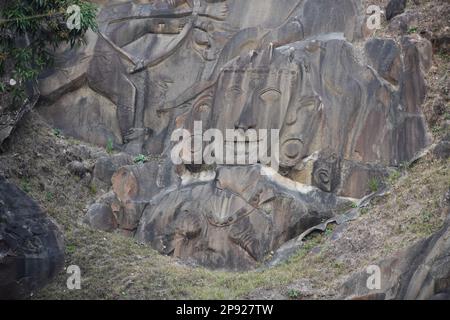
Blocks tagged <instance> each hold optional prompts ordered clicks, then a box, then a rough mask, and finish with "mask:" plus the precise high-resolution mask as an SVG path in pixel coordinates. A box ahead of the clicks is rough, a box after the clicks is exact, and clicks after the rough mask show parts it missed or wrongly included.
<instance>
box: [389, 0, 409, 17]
mask: <svg viewBox="0 0 450 320" xmlns="http://www.w3.org/2000/svg"><path fill="white" fill-rule="evenodd" d="M405 8H406V0H390V1H389V3H388V4H387V6H386V19H387V20H388V21H389V20H391V19H392V18H393V17H395V16H396V15H399V14H401V13H403V11H405Z"/></svg>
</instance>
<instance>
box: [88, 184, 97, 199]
mask: <svg viewBox="0 0 450 320" xmlns="http://www.w3.org/2000/svg"><path fill="white" fill-rule="evenodd" d="M89 192H90V193H91V194H92V195H94V196H95V195H96V194H97V187H96V186H95V185H94V184H91V185H90V186H89Z"/></svg>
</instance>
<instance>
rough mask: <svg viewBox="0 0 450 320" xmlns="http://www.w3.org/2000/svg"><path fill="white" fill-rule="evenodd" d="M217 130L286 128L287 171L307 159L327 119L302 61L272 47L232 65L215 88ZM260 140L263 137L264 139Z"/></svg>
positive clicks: (282, 154)
mask: <svg viewBox="0 0 450 320" xmlns="http://www.w3.org/2000/svg"><path fill="white" fill-rule="evenodd" d="M211 119H212V120H211V123H210V124H209V126H210V127H212V128H218V129H220V130H222V131H224V130H225V129H238V130H239V131H240V132H242V133H243V134H245V133H246V131H247V130H248V129H256V130H258V129H265V130H271V129H279V130H280V161H281V163H280V164H281V166H282V167H287V168H291V167H294V166H295V165H296V164H297V163H298V162H300V161H301V159H302V158H303V157H305V156H306V155H307V152H308V147H309V145H311V144H312V143H313V142H314V139H315V135H314V132H315V130H317V127H318V121H320V119H321V112H320V100H319V99H318V98H317V97H316V96H315V95H314V94H313V90H312V87H311V84H310V83H309V80H308V77H307V75H306V70H305V67H304V65H303V63H302V62H300V61H298V60H294V57H293V56H290V55H289V54H286V53H282V52H279V51H273V50H272V49H271V48H269V49H267V50H265V51H262V52H259V53H256V52H251V53H249V54H248V55H247V56H243V57H240V58H238V59H237V60H235V61H234V63H233V64H232V65H231V66H229V67H226V68H225V69H224V70H223V72H222V74H221V76H220V77H219V81H218V83H217V85H216V89H215V97H214V102H213V106H212V117H211ZM258 139H260V137H258Z"/></svg>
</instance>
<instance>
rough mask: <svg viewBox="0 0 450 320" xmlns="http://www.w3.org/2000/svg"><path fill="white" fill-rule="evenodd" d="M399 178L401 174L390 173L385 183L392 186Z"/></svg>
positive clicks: (396, 172)
mask: <svg viewBox="0 0 450 320" xmlns="http://www.w3.org/2000/svg"><path fill="white" fill-rule="evenodd" d="M400 177H401V173H400V172H399V171H392V172H391V174H389V177H388V178H387V182H388V183H389V184H390V185H393V184H394V183H395V182H397V181H398V179H400Z"/></svg>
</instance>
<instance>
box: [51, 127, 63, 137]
mask: <svg viewBox="0 0 450 320" xmlns="http://www.w3.org/2000/svg"><path fill="white" fill-rule="evenodd" d="M52 132H53V135H54V136H55V137H58V138H59V137H60V136H61V130H59V129H57V128H55V129H53V130H52Z"/></svg>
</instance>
